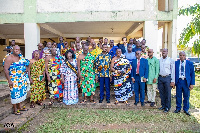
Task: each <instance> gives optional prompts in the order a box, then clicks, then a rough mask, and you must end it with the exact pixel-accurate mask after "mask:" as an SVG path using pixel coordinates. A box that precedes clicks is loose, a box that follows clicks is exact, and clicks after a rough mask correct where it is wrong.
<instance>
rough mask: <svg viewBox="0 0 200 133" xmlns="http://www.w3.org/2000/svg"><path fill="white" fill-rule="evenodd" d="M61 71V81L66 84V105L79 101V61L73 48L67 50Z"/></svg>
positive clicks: (64, 90)
mask: <svg viewBox="0 0 200 133" xmlns="http://www.w3.org/2000/svg"><path fill="white" fill-rule="evenodd" d="M60 71H61V81H62V83H63V84H64V89H63V102H64V103H65V104H66V105H71V104H76V103H78V87H77V61H76V59H75V54H74V51H73V50H71V49H70V50H68V51H66V53H65V61H63V63H62V65H61V68H60Z"/></svg>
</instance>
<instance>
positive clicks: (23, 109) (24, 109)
mask: <svg viewBox="0 0 200 133" xmlns="http://www.w3.org/2000/svg"><path fill="white" fill-rule="evenodd" d="M28 110H29V109H26V107H25V106H24V107H23V108H22V109H19V111H28Z"/></svg>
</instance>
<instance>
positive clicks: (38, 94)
mask: <svg viewBox="0 0 200 133" xmlns="http://www.w3.org/2000/svg"><path fill="white" fill-rule="evenodd" d="M39 56H40V54H39V51H38V50H36V51H34V52H33V59H31V60H30V65H29V80H30V83H31V93H30V94H31V95H30V102H31V105H30V108H34V107H35V105H34V103H37V104H38V105H43V104H42V101H43V100H44V99H45V98H46V93H45V61H44V59H39Z"/></svg>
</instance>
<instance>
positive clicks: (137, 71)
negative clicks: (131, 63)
mask: <svg viewBox="0 0 200 133" xmlns="http://www.w3.org/2000/svg"><path fill="white" fill-rule="evenodd" d="M139 68H140V59H138V63H137V70H136V73H137V74H139Z"/></svg>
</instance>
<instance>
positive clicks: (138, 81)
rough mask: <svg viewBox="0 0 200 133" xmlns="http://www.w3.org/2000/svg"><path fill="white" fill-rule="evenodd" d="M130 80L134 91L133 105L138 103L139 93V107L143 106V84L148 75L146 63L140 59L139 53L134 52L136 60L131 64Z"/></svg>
mask: <svg viewBox="0 0 200 133" xmlns="http://www.w3.org/2000/svg"><path fill="white" fill-rule="evenodd" d="M131 65H132V70H131V78H132V81H133V83H134V91H135V103H134V104H135V105H136V106H137V104H138V103H139V92H140V102H141V106H144V99H145V92H144V91H145V82H146V81H147V78H148V74H149V66H148V61H147V60H146V59H144V58H141V51H136V59H134V60H133V61H132V63H131Z"/></svg>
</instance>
